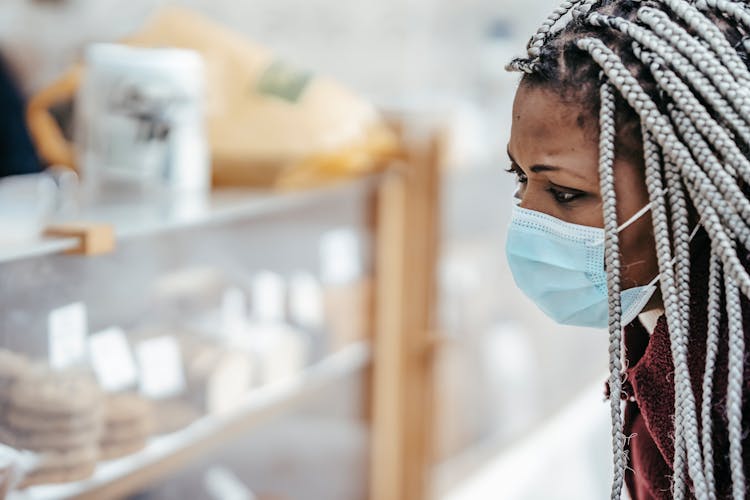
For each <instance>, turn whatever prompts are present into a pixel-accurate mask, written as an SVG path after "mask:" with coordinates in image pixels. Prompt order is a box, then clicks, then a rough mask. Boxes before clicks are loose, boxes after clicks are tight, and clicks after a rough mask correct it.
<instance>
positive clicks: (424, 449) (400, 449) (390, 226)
mask: <svg viewBox="0 0 750 500" xmlns="http://www.w3.org/2000/svg"><path fill="white" fill-rule="evenodd" d="M426 142H427V144H424V143H422V144H419V145H421V146H422V147H419V148H416V149H414V150H411V151H409V152H408V153H409V154H407V161H406V162H405V164H404V165H402V166H401V167H399V168H396V169H393V170H392V171H390V172H389V173H387V174H386V177H385V179H384V181H383V182H382V184H381V187H380V191H379V196H378V210H377V221H376V222H377V223H376V228H377V230H376V236H377V237H376V255H377V260H376V285H375V286H376V306H377V307H376V314H375V337H374V343H375V348H374V353H375V364H374V368H373V400H374V404H373V421H372V455H371V475H370V478H371V486H370V499H371V500H426V499H427V498H428V496H429V482H430V480H429V478H430V468H431V467H430V466H431V457H432V445H433V438H432V430H433V422H432V416H433V411H432V408H433V390H434V388H433V355H432V345H433V342H432V340H433V339H432V332H433V331H434V326H435V325H434V323H435V312H436V311H435V301H436V265H437V258H438V255H437V253H438V252H437V244H438V221H439V216H438V212H439V157H440V151H439V144H440V141H439V137H437V136H435V135H432V136H430V138H429V140H428V141H426Z"/></svg>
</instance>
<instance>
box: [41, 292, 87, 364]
mask: <svg viewBox="0 0 750 500" xmlns="http://www.w3.org/2000/svg"><path fill="white" fill-rule="evenodd" d="M47 330H48V345H49V364H50V366H51V367H52V368H53V369H56V370H63V369H65V368H68V367H70V366H74V365H77V364H81V363H83V362H85V361H86V336H87V334H88V319H87V316H86V306H85V305H84V304H83V303H82V302H76V303H74V304H70V305H68V306H64V307H60V308H58V309H55V310H53V311H52V312H50V313H49V317H48V318H47Z"/></svg>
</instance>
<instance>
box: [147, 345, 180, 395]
mask: <svg viewBox="0 0 750 500" xmlns="http://www.w3.org/2000/svg"><path fill="white" fill-rule="evenodd" d="M136 357H137V358H138V366H139V367H140V382H141V384H140V387H141V393H142V394H143V395H144V396H146V397H147V398H151V399H163V398H169V397H172V396H177V395H178V394H180V393H181V392H183V391H184V390H185V372H184V371H183V368H182V356H181V354H180V346H179V345H178V344H177V340H176V339H175V338H174V337H169V336H164V337H156V338H153V339H148V340H144V341H142V342H141V343H139V344H138V345H137V346H136Z"/></svg>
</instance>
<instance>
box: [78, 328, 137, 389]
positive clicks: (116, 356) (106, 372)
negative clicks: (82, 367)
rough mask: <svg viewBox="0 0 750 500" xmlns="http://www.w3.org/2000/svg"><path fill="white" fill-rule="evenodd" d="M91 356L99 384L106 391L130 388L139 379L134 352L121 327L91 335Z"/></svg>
mask: <svg viewBox="0 0 750 500" xmlns="http://www.w3.org/2000/svg"><path fill="white" fill-rule="evenodd" d="M89 357H90V359H91V366H92V367H93V369H94V373H96V377H97V379H98V380H99V384H100V385H101V386H102V388H103V389H104V390H106V391H111V392H117V391H122V390H125V389H129V388H131V387H133V386H134V385H135V383H136V382H137V380H138V371H137V369H136V366H135V361H134V360H133V353H132V352H131V351H130V346H129V345H128V340H127V338H126V337H125V332H123V331H122V329H120V328H108V329H106V330H103V331H101V332H98V333H95V334H93V335H91V337H89Z"/></svg>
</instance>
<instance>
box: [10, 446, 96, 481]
mask: <svg viewBox="0 0 750 500" xmlns="http://www.w3.org/2000/svg"><path fill="white" fill-rule="evenodd" d="M98 458H99V450H98V449H97V447H96V446H86V447H82V448H77V449H71V450H68V451H47V452H43V453H41V454H40V461H39V464H38V465H37V466H36V467H35V468H34V470H32V471H31V472H30V473H29V474H27V475H26V477H25V478H24V479H23V481H22V482H21V484H20V487H21V488H27V487H29V486H35V485H40V484H49V483H65V482H71V481H80V480H82V479H86V478H88V477H90V476H91V475H92V474H93V473H94V469H95V468H96V461H97V459H98Z"/></svg>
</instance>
